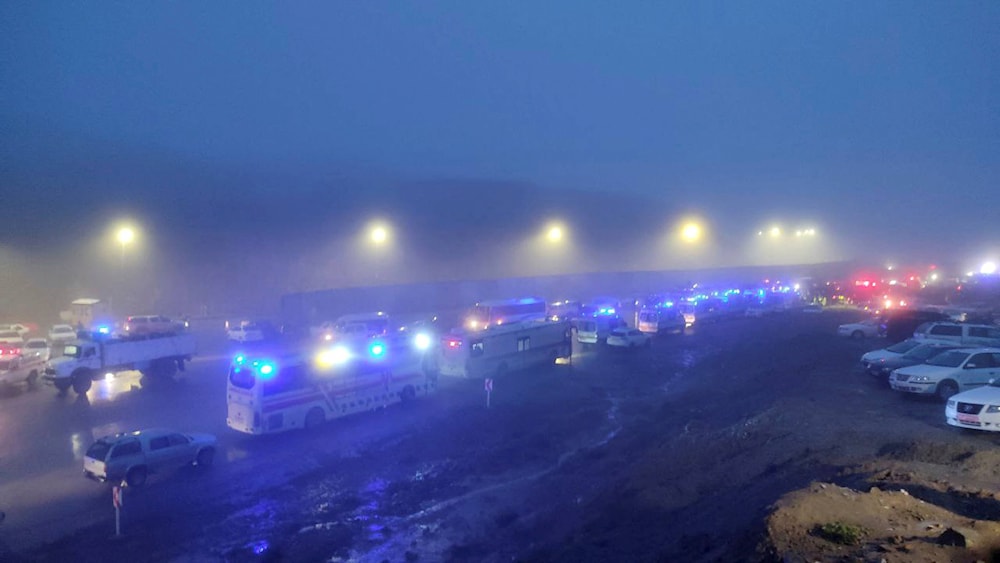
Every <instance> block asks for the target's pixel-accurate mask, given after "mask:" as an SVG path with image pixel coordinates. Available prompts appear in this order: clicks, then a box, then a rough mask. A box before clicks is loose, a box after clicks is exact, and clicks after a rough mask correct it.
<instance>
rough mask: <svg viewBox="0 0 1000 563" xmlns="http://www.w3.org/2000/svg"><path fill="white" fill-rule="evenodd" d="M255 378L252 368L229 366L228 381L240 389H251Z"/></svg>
mask: <svg viewBox="0 0 1000 563" xmlns="http://www.w3.org/2000/svg"><path fill="white" fill-rule="evenodd" d="M255 380H256V378H255V377H254V374H253V370H251V369H247V368H230V370H229V382H230V383H232V384H233V385H234V386H236V387H239V388H240V389H253V384H254V381H255Z"/></svg>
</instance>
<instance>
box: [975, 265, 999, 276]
mask: <svg viewBox="0 0 1000 563" xmlns="http://www.w3.org/2000/svg"><path fill="white" fill-rule="evenodd" d="M979 273H980V274H983V275H984V276H992V275H993V274H995V273H997V264H996V262H984V263H983V265H982V266H981V267H980V268H979Z"/></svg>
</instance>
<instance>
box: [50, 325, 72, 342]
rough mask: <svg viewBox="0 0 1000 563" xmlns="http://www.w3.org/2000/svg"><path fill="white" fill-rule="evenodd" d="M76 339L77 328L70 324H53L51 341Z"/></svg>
mask: <svg viewBox="0 0 1000 563" xmlns="http://www.w3.org/2000/svg"><path fill="white" fill-rule="evenodd" d="M68 340H76V330H74V329H73V327H71V326H69V325H52V328H50V329H49V341H50V342H66V341H68Z"/></svg>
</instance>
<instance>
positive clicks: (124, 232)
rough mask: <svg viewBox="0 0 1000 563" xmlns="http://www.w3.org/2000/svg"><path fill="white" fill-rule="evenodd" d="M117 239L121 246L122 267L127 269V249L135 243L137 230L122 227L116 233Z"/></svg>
mask: <svg viewBox="0 0 1000 563" xmlns="http://www.w3.org/2000/svg"><path fill="white" fill-rule="evenodd" d="M115 239H116V240H117V241H118V244H119V246H121V251H122V252H121V266H122V267H123V268H124V267H125V247H126V246H128V245H130V244H132V243H133V242H135V229H133V228H132V227H129V226H124V227H120V228H119V229H118V231H117V232H116V233H115Z"/></svg>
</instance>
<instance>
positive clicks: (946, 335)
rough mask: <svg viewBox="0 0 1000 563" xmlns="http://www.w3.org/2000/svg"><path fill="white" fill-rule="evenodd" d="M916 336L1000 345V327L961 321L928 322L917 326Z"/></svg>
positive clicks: (969, 343)
mask: <svg viewBox="0 0 1000 563" xmlns="http://www.w3.org/2000/svg"><path fill="white" fill-rule="evenodd" d="M913 336H914V338H918V339H919V338H934V339H937V340H951V341H953V342H958V343H961V344H967V345H969V346H1000V327H998V326H991V325H971V324H961V323H927V324H922V325H920V326H919V327H917V330H916V331H915V332H914V333H913Z"/></svg>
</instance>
